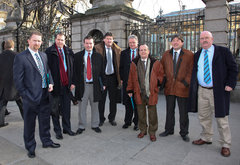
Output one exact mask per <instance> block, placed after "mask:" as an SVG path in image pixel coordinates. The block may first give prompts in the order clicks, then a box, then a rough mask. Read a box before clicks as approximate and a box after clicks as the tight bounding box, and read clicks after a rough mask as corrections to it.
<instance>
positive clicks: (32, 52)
mask: <svg viewBox="0 0 240 165" xmlns="http://www.w3.org/2000/svg"><path fill="white" fill-rule="evenodd" d="M28 50H29V51H30V53H31V54H33V55H34V54H36V53H37V54H39V53H38V51H37V52H34V51H33V50H32V49H30V48H29V47H28Z"/></svg>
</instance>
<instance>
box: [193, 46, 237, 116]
mask: <svg viewBox="0 0 240 165" xmlns="http://www.w3.org/2000/svg"><path fill="white" fill-rule="evenodd" d="M201 51H202V49H201V50H199V51H198V52H197V53H195V55H194V65H193V71H192V78H191V84H190V93H189V106H188V111H189V112H197V98H198V80H197V69H198V67H197V63H198V59H199V57H200V54H201ZM237 74H238V69H237V64H236V62H235V60H234V58H233V55H232V53H231V52H230V50H229V49H228V48H225V47H221V46H216V45H214V56H213V61H212V79H213V94H214V106H215V117H225V116H227V115H229V104H230V92H227V91H225V86H230V87H232V88H233V89H234V88H235V86H236V82H237Z"/></svg>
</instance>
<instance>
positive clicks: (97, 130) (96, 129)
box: [92, 127, 102, 133]
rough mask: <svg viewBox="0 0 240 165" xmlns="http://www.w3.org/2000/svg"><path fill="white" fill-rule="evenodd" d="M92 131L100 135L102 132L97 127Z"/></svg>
mask: <svg viewBox="0 0 240 165" xmlns="http://www.w3.org/2000/svg"><path fill="white" fill-rule="evenodd" d="M92 130H94V131H95V132H97V133H101V132H102V130H101V129H100V128H99V127H96V128H92Z"/></svg>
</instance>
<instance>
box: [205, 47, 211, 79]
mask: <svg viewBox="0 0 240 165" xmlns="http://www.w3.org/2000/svg"><path fill="white" fill-rule="evenodd" d="M204 82H205V83H206V84H209V83H210V82H211V76H210V70H209V62H208V53H207V50H205V53H204Z"/></svg>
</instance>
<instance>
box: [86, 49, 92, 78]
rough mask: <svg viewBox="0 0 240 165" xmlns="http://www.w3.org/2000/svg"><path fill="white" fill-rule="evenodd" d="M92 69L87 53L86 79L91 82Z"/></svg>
mask: <svg viewBox="0 0 240 165" xmlns="http://www.w3.org/2000/svg"><path fill="white" fill-rule="evenodd" d="M91 72H92V69H91V61H90V53H88V57H87V79H88V80H91V78H92V73H91Z"/></svg>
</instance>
